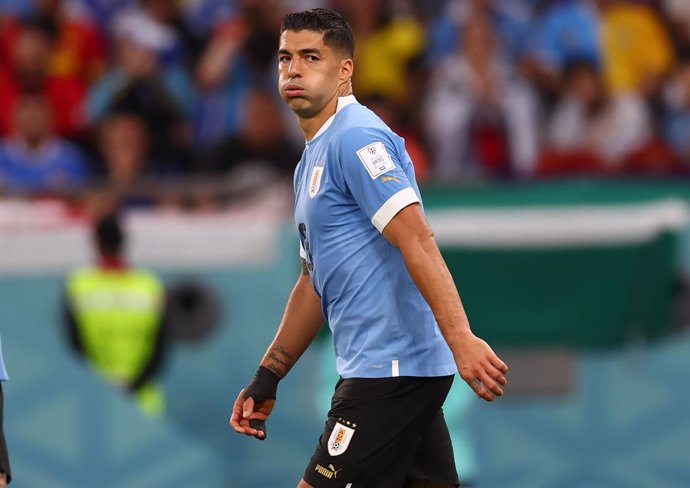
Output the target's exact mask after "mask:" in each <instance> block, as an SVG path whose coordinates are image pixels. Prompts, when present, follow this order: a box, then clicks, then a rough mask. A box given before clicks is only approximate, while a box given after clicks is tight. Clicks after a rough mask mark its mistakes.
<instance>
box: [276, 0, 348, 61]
mask: <svg viewBox="0 0 690 488" xmlns="http://www.w3.org/2000/svg"><path fill="white" fill-rule="evenodd" d="M288 30H289V31H294V32H299V31H301V30H309V31H314V32H320V33H322V34H323V42H324V44H326V46H328V47H330V48H331V49H339V50H341V51H345V52H346V53H347V54H348V55H349V56H350V57H353V56H354V55H355V36H354V34H353V33H352V27H350V24H348V22H347V20H345V17H343V16H342V15H340V14H339V13H338V12H336V11H335V10H330V9H327V8H313V9H311V10H305V11H303V12H293V13H291V14H287V15H286V16H285V17H283V24H282V25H281V26H280V33H281V34H282V33H283V32H285V31H288Z"/></svg>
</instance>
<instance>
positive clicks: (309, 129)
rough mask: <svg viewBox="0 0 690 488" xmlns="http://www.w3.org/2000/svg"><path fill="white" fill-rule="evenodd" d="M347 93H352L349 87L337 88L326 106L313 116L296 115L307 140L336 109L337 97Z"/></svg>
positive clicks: (309, 139)
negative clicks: (336, 91)
mask: <svg viewBox="0 0 690 488" xmlns="http://www.w3.org/2000/svg"><path fill="white" fill-rule="evenodd" d="M348 95H352V89H351V88H348V89H346V90H338V93H337V94H336V96H335V97H333V98H332V99H331V100H329V101H328V103H327V104H326V106H325V107H324V108H323V109H322V110H321V112H319V113H318V114H316V115H314V116H313V117H300V116H299V115H298V116H297V119H298V121H299V126H300V128H301V129H302V133H303V134H304V138H305V139H306V140H307V141H311V140H312V139H313V138H314V136H315V135H316V133H317V132H318V131H319V129H320V128H321V127H322V126H323V124H325V123H326V121H327V120H328V119H330V118H331V117H332V116H333V115H334V114H335V112H336V110H337V109H338V99H339V98H340V97H346V96H348Z"/></svg>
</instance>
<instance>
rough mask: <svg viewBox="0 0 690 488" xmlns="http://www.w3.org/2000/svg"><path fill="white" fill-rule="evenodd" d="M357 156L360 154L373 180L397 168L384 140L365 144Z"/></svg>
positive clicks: (360, 158)
mask: <svg viewBox="0 0 690 488" xmlns="http://www.w3.org/2000/svg"><path fill="white" fill-rule="evenodd" d="M357 156H359V160H360V161H362V164H363V165H364V167H365V168H366V169H367V172H368V173H369V176H371V179H372V180H375V179H376V178H378V177H379V176H381V175H382V174H384V173H387V172H389V171H390V170H392V169H395V163H394V162H393V158H391V156H390V154H388V151H386V146H384V145H383V142H374V143H372V144H368V145H366V146H364V147H363V148H362V149H360V150H359V151H357Z"/></svg>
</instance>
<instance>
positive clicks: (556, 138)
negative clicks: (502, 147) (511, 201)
mask: <svg viewBox="0 0 690 488" xmlns="http://www.w3.org/2000/svg"><path fill="white" fill-rule="evenodd" d="M564 83H565V88H564V92H563V95H562V97H561V99H560V100H559V101H558V102H557V105H556V107H555V109H554V112H553V114H552V115H551V118H550V120H549V123H548V124H547V138H546V146H547V148H548V149H547V151H546V152H545V154H544V157H543V158H542V160H541V165H540V171H541V172H542V173H550V174H553V173H579V172H587V173H592V172H594V173H601V172H614V171H617V170H618V169H619V166H620V164H621V163H622V161H623V159H624V158H626V157H627V156H630V155H631V154H632V153H634V152H635V151H636V150H639V149H640V148H642V147H643V146H644V145H645V144H648V143H649V142H650V141H651V139H652V136H653V133H652V120H651V114H650V112H649V108H648V107H647V105H646V104H645V102H644V100H643V99H642V97H641V96H640V95H638V94H637V93H635V92H627V93H619V94H612V93H610V92H609V91H608V90H607V88H606V84H605V82H604V80H603V78H602V75H601V73H600V72H599V70H598V69H597V68H596V66H594V65H593V64H592V63H591V62H589V61H586V60H583V61H579V62H573V63H572V64H571V65H570V66H569V67H568V68H567V69H566V75H565V82H564ZM570 156H572V157H570Z"/></svg>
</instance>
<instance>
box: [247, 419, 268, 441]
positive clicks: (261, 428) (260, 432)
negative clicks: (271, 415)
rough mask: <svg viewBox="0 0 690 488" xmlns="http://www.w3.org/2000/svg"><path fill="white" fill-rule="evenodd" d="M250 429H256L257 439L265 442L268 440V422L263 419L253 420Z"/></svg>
mask: <svg viewBox="0 0 690 488" xmlns="http://www.w3.org/2000/svg"><path fill="white" fill-rule="evenodd" d="M249 427H251V428H252V429H254V430H255V431H256V435H255V436H254V437H256V438H257V439H259V440H261V441H263V440H264V439H266V422H265V421H263V420H261V419H251V420H250V421H249Z"/></svg>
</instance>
